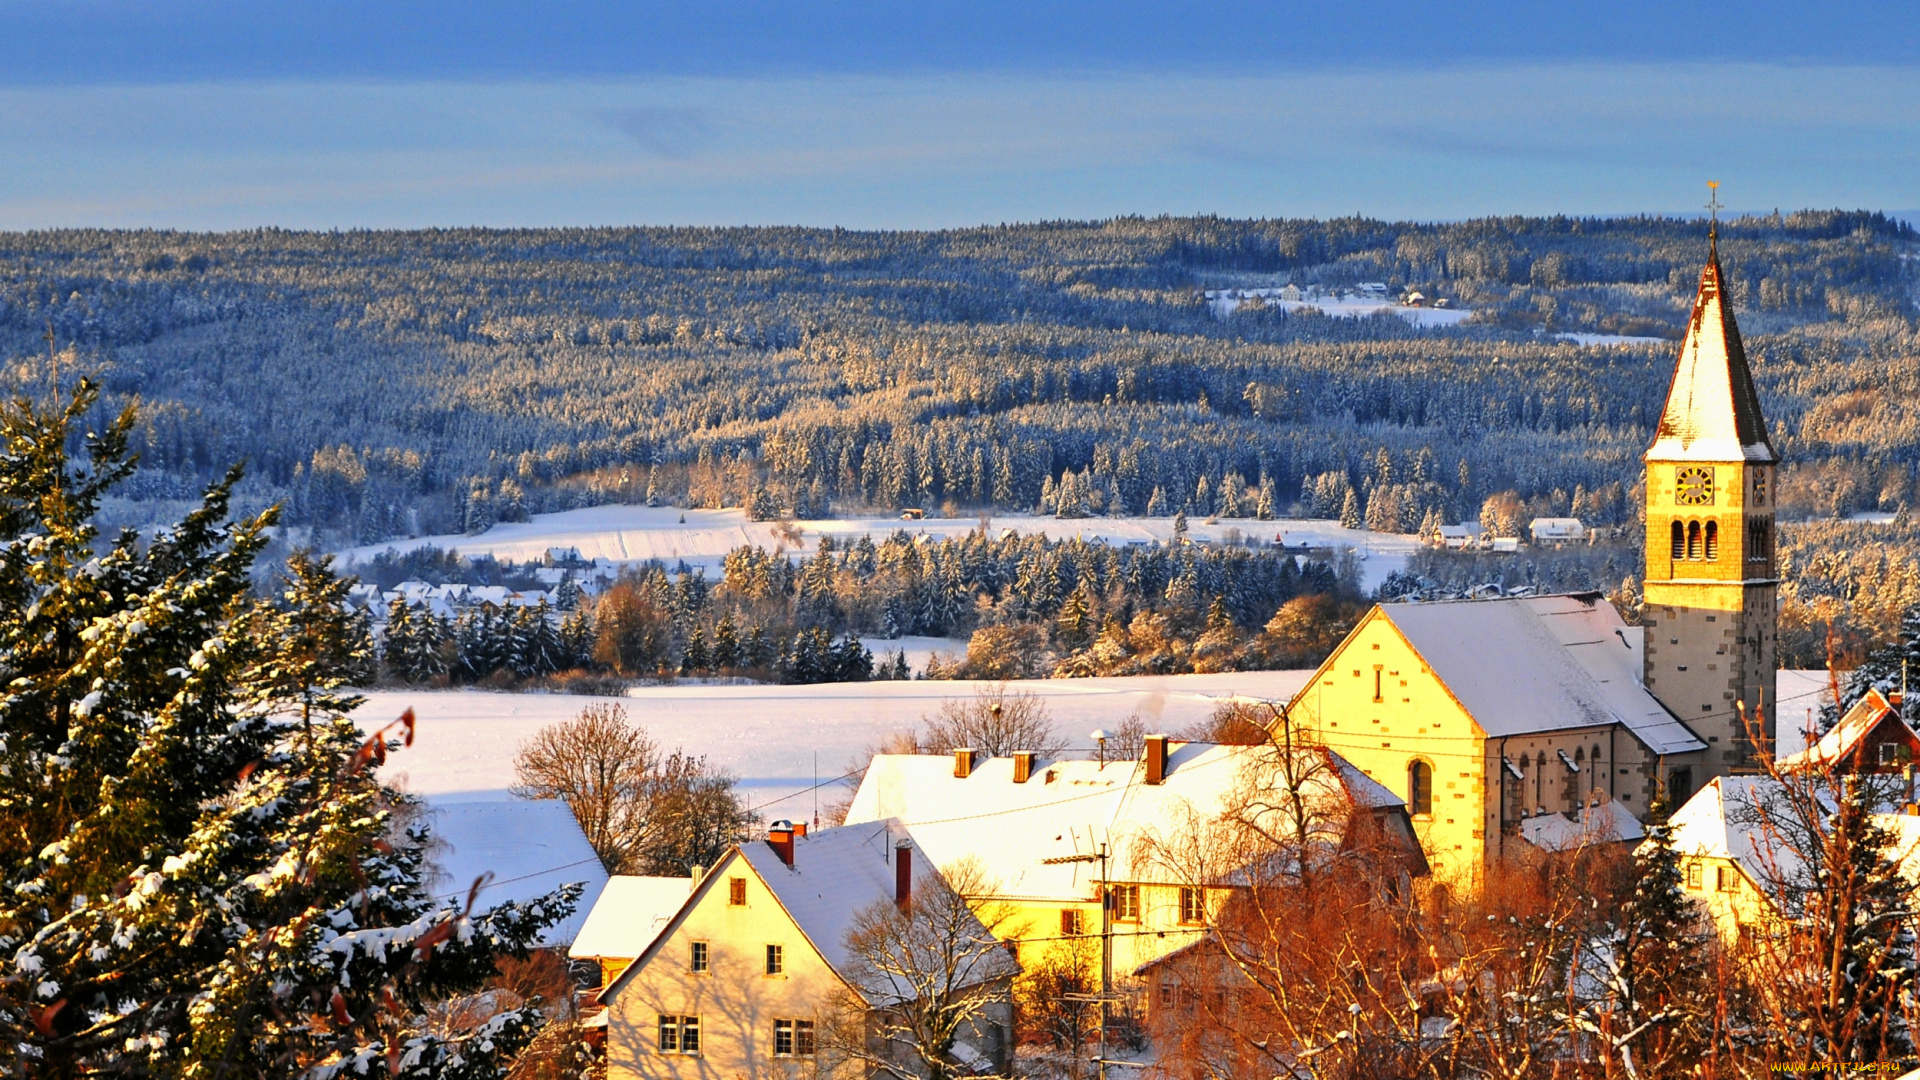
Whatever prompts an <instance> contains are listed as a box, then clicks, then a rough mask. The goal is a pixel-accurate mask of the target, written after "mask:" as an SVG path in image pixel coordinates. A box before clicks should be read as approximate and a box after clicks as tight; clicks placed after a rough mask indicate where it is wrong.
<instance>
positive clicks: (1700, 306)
mask: <svg viewBox="0 0 1920 1080" xmlns="http://www.w3.org/2000/svg"><path fill="white" fill-rule="evenodd" d="M1724 277H1725V274H1724V272H1723V271H1722V270H1721V269H1720V253H1719V249H1718V247H1717V246H1716V247H1715V248H1714V249H1713V250H1712V251H1711V252H1710V253H1709V254H1708V256H1707V265H1706V267H1705V268H1703V269H1702V270H1701V271H1700V290H1699V292H1698V294H1697V295H1696V296H1695V297H1694V301H1693V318H1692V319H1691V320H1690V321H1689V322H1688V323H1687V336H1686V339H1685V340H1684V341H1682V342H1681V344H1680V361H1679V363H1678V364H1676V365H1675V366H1674V369H1673V385H1672V386H1671V387H1670V388H1669V389H1668V390H1667V406H1666V408H1665V409H1664V410H1662V411H1661V413H1660V427H1659V428H1658V430H1657V431H1656V432H1655V433H1654V439H1653V445H1652V446H1650V447H1648V448H1647V454H1646V457H1647V460H1649V461H1757V462H1766V463H1769V464H1771V463H1773V462H1776V461H1778V460H1779V458H1778V457H1777V456H1776V455H1775V454H1774V452H1773V444H1772V443H1770V442H1769V441H1768V440H1767V425H1766V421H1765V420H1764V419H1763V418H1762V417H1761V415H1760V395H1759V394H1758V393H1756V392H1755V391H1754V389H1753V373H1752V371H1751V370H1749V369H1748V367H1747V351H1746V349H1745V347H1743V346H1742V345H1741V343H1740V328H1739V327H1738V326H1736V325H1735V324H1734V321H1733V305H1732V304H1731V303H1729V302H1728V301H1727V298H1726V294H1725V290H1724V289H1723V288H1722V280H1723V279H1724Z"/></svg>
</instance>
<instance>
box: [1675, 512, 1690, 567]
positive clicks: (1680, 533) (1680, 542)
mask: <svg viewBox="0 0 1920 1080" xmlns="http://www.w3.org/2000/svg"><path fill="white" fill-rule="evenodd" d="M1673 557H1674V558H1676V559H1684V558H1686V557H1687V530H1686V526H1684V525H1682V524H1680V521H1679V519H1678V518H1676V519H1674V522H1673Z"/></svg>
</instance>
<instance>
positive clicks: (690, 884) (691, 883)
mask: <svg viewBox="0 0 1920 1080" xmlns="http://www.w3.org/2000/svg"><path fill="white" fill-rule="evenodd" d="M706 876H707V868H706V867H704V866H701V865H700V864H699V863H694V864H693V868H692V870H691V871H690V872H689V873H688V874H687V891H688V892H692V891H693V890H695V889H697V888H699V887H700V879H701V878H703V877H706Z"/></svg>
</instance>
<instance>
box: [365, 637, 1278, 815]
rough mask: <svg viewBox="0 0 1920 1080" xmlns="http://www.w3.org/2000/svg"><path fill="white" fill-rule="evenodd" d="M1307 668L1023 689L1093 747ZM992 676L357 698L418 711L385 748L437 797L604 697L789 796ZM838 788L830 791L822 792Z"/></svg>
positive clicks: (383, 713) (475, 789)
mask: <svg viewBox="0 0 1920 1080" xmlns="http://www.w3.org/2000/svg"><path fill="white" fill-rule="evenodd" d="M1311 675H1312V673H1311V672H1308V671H1255V672H1236V673H1231V674H1221V675H1153V676H1143V677H1136V678H1110V679H1034V680H1029V681H1023V682H1016V683H1013V684H1012V685H1013V686H1014V687H1015V688H1016V689H1021V690H1030V691H1032V692H1034V693H1037V694H1039V695H1040V696H1041V697H1042V698H1043V699H1044V700H1045V701H1046V704H1047V710H1048V713H1049V714H1050V715H1051V716H1052V718H1053V720H1054V723H1055V726H1056V727H1057V728H1058V729H1059V731H1060V732H1061V733H1062V735H1063V736H1065V737H1066V738H1068V739H1069V740H1070V741H1071V742H1072V743H1073V744H1074V745H1075V746H1081V747H1087V748H1091V746H1092V743H1091V742H1089V741H1088V739H1087V738H1086V735H1087V733H1088V732H1091V731H1093V730H1094V729H1095V728H1099V727H1107V726H1111V725H1113V724H1114V723H1115V722H1116V721H1119V720H1121V719H1122V718H1124V717H1126V716H1127V715H1128V714H1130V713H1139V714H1140V716H1141V717H1142V718H1143V719H1145V720H1146V721H1147V725H1148V727H1149V728H1153V729H1156V730H1166V731H1177V730H1179V729H1182V728H1184V727H1186V726H1187V725H1189V724H1192V723H1195V722H1197V721H1200V720H1204V719H1206V718H1207V717H1208V716H1209V715H1211V714H1212V712H1213V709H1214V707H1215V706H1216V705H1217V704H1218V703H1219V702H1221V701H1222V700H1225V699H1227V698H1232V697H1236V696H1237V697H1252V698H1260V699H1264V700H1273V699H1278V700H1285V699H1286V698H1288V697H1291V696H1292V695H1293V692H1294V691H1295V690H1297V689H1298V688H1299V687H1301V686H1303V685H1305V684H1306V681H1307V680H1308V678H1310V677H1311ZM985 685H987V684H984V683H977V682H965V681H953V682H945V681H939V682H935V681H924V680H923V681H917V682H869V683H826V684H822V685H817V686H768V685H723V686H714V685H684V684H683V685H674V686H646V687H638V688H635V689H633V690H630V691H628V693H627V696H626V697H624V698H593V697H581V696H575V695H568V694H508V693H488V692H483V691H473V690H456V691H431V690H420V691H403V690H378V691H374V692H372V693H370V694H369V695H368V701H367V704H366V705H365V706H364V707H363V708H362V709H361V710H360V715H361V716H362V717H363V718H364V723H365V725H366V726H368V727H371V726H373V725H377V724H381V723H385V722H386V721H388V720H391V719H393V718H394V717H396V716H398V715H400V713H401V711H402V710H405V709H408V708H411V709H413V710H414V713H415V715H416V716H417V717H418V718H419V724H418V727H417V729H416V735H415V739H414V744H413V746H411V747H409V748H406V749H404V750H401V751H400V752H399V753H398V754H396V755H394V756H393V757H392V758H390V759H389V762H388V764H387V766H386V774H387V775H388V776H390V777H393V778H395V779H404V783H405V786H406V788H407V790H409V791H413V792H417V793H419V794H422V795H428V796H432V797H435V798H436V799H438V800H446V801H457V800H456V798H455V797H456V796H457V797H458V799H468V800H480V799H489V798H496V797H502V796H504V794H505V792H506V790H507V789H508V788H509V787H510V786H511V785H512V784H513V757H514V754H515V752H516V751H518V750H519V748H520V745H521V743H523V742H525V741H526V740H527V739H528V738H529V737H530V736H532V735H533V733H534V732H536V731H538V730H539V729H540V728H542V727H544V726H546V725H547V724H551V723H554V722H555V721H558V720H564V719H566V718H567V717H570V716H573V715H575V714H576V713H578V712H579V711H580V709H581V708H582V707H583V706H585V705H587V704H589V703H591V702H597V701H601V702H604V701H618V702H620V703H621V704H623V705H625V706H626V708H627V712H628V715H629V716H630V717H631V718H632V719H633V720H634V721H635V722H637V723H639V724H641V725H642V726H644V727H645V728H646V729H647V731H648V732H650V733H651V734H652V735H653V737H654V739H655V740H656V741H658V742H659V743H660V744H661V746H663V747H665V748H667V749H672V748H674V747H683V748H685V749H686V750H688V751H690V752H692V753H696V754H705V755H707V756H708V758H709V759H710V760H711V761H713V762H714V763H715V764H717V765H721V766H724V767H726V768H728V769H731V770H732V771H733V772H734V773H735V774H737V775H738V776H739V777H740V778H741V780H742V782H743V784H744V785H746V786H748V787H751V788H754V789H757V794H756V801H764V800H770V799H780V798H782V797H786V796H791V795H793V793H794V792H796V791H800V790H801V789H804V788H808V787H810V786H812V784H813V783H814V778H815V776H816V772H815V769H816V762H817V768H818V773H817V775H818V777H819V778H820V779H822V780H831V779H832V778H834V777H836V776H839V775H840V774H841V773H842V772H843V771H845V769H846V767H847V762H848V761H849V760H850V759H852V758H853V757H854V756H855V755H856V754H858V753H859V752H860V750H861V749H862V748H863V747H865V746H867V745H869V744H871V743H875V742H878V741H879V740H880V739H881V738H883V737H884V736H886V735H888V734H889V733H891V732H895V731H900V730H903V729H906V728H909V727H912V726H913V725H915V724H917V723H918V722H919V721H920V719H921V718H922V717H923V716H931V715H932V714H933V713H935V712H937V711H938V710H939V708H940V703H941V702H943V701H946V700H948V699H952V698H962V699H964V698H970V697H972V696H973V694H974V692H975V691H976V690H978V689H979V688H980V687H982V686H985ZM836 793H837V792H836V791H831V790H829V791H825V792H823V801H824V799H825V798H830V797H832V796H834V795H835V794H836ZM812 805H813V804H812V802H811V801H810V800H802V801H795V800H793V799H788V801H786V802H784V803H780V804H779V805H777V806H773V807H771V808H770V811H771V812H772V813H774V815H775V816H780V815H789V816H792V815H796V814H799V813H801V812H803V811H804V812H808V813H810V812H811V810H812Z"/></svg>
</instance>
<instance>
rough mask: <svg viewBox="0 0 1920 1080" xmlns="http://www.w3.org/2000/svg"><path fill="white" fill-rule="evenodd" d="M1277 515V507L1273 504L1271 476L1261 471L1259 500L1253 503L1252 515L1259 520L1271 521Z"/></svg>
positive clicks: (1278, 513)
mask: <svg viewBox="0 0 1920 1080" xmlns="http://www.w3.org/2000/svg"><path fill="white" fill-rule="evenodd" d="M1279 515H1280V511H1279V508H1278V507H1276V506H1275V505H1274V495H1273V477H1271V476H1268V475H1267V474H1266V473H1261V474H1260V496H1259V500H1258V501H1257V502H1255V503H1254V507H1253V516H1254V517H1256V518H1259V519H1260V520H1261V521H1272V520H1273V519H1274V518H1276V517H1278V516H1279Z"/></svg>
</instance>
